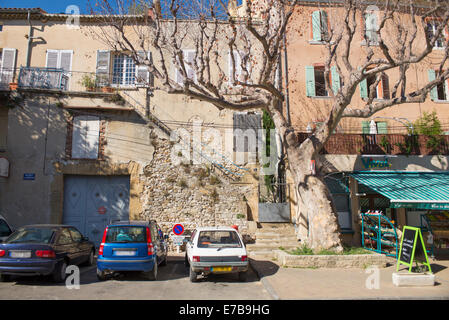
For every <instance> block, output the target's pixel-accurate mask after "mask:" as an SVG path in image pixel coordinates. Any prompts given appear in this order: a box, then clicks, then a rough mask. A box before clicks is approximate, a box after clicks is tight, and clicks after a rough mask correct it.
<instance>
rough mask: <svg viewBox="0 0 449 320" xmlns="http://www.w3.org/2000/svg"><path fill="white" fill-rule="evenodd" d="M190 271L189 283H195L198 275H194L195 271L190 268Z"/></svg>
mask: <svg viewBox="0 0 449 320" xmlns="http://www.w3.org/2000/svg"><path fill="white" fill-rule="evenodd" d="M189 270H190V274H189V278H190V282H196V281H197V280H198V278H197V277H198V273H196V272H195V271H193V270H192V268H189Z"/></svg>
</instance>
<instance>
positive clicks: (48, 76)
mask: <svg viewBox="0 0 449 320" xmlns="http://www.w3.org/2000/svg"><path fill="white" fill-rule="evenodd" d="M68 83H69V74H68V73H66V72H65V71H64V70H63V69H56V68H36V67H21V68H20V71H19V88H33V89H57V90H64V91H65V90H68Z"/></svg>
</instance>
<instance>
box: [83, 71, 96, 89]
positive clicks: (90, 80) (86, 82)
mask: <svg viewBox="0 0 449 320" xmlns="http://www.w3.org/2000/svg"><path fill="white" fill-rule="evenodd" d="M80 83H81V85H83V86H84V87H85V88H86V90H87V91H95V87H96V84H95V78H94V77H92V76H90V75H87V74H85V75H84V76H83V77H82V78H81V81H80Z"/></svg>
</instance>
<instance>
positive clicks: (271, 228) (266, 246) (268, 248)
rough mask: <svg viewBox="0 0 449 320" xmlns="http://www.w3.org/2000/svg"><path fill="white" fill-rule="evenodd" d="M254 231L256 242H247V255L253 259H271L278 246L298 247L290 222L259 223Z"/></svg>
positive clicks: (291, 248)
mask: <svg viewBox="0 0 449 320" xmlns="http://www.w3.org/2000/svg"><path fill="white" fill-rule="evenodd" d="M259 225H260V226H261V227H260V228H258V229H257V231H256V242H255V243H253V244H247V245H246V250H247V251H248V256H249V257H250V258H252V259H254V260H272V259H273V258H274V254H273V251H274V250H279V248H280V247H282V248H284V249H286V250H293V249H296V248H297V247H299V245H300V242H299V241H298V240H297V238H296V234H295V228H294V227H293V224H291V223H260V224H259Z"/></svg>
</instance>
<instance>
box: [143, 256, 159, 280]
mask: <svg viewBox="0 0 449 320" xmlns="http://www.w3.org/2000/svg"><path fill="white" fill-rule="evenodd" d="M145 277H146V278H147V279H148V280H150V281H156V279H157V260H156V259H155V260H154V267H153V270H150V271H148V272H145Z"/></svg>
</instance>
